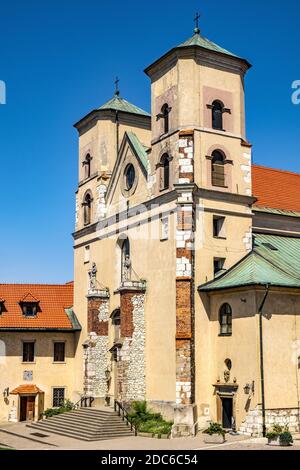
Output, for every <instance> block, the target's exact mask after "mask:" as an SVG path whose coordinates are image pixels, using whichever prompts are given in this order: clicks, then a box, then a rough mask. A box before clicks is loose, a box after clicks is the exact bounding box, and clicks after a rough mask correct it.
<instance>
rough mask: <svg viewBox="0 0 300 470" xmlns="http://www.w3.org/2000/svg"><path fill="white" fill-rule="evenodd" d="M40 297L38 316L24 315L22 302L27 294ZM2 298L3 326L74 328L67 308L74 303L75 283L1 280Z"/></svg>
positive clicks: (1, 317)
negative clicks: (28, 282) (27, 282)
mask: <svg viewBox="0 0 300 470" xmlns="http://www.w3.org/2000/svg"><path fill="white" fill-rule="evenodd" d="M29 292H30V298H32V297H33V298H35V299H39V311H38V312H37V314H36V316H35V317H27V318H26V317H25V316H24V315H23V313H22V309H21V306H20V304H19V302H20V299H24V297H27V295H28V293H29ZM0 298H1V299H3V300H4V301H5V311H4V312H3V313H2V314H1V315H0V329H1V328H48V329H56V328H63V329H70V330H72V329H73V325H72V322H71V320H70V318H69V316H68V315H67V313H66V311H65V309H67V308H70V307H72V305H73V284H71V283H68V284H62V285H59V284H58V285H51V284H0Z"/></svg>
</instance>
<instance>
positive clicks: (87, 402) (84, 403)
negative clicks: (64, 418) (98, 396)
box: [73, 396, 95, 410]
mask: <svg viewBox="0 0 300 470" xmlns="http://www.w3.org/2000/svg"><path fill="white" fill-rule="evenodd" d="M94 400H95V399H94V397H91V396H83V397H81V398H80V399H79V400H78V401H77V402H76V403H75V405H74V406H73V410H76V409H77V408H91V406H92V403H93V401H94Z"/></svg>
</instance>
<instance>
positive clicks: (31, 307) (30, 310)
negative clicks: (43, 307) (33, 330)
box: [22, 302, 37, 317]
mask: <svg viewBox="0 0 300 470" xmlns="http://www.w3.org/2000/svg"><path fill="white" fill-rule="evenodd" d="M22 311H23V315H24V316H25V317H35V316H36V313H37V304H36V303H28V302H24V303H22Z"/></svg>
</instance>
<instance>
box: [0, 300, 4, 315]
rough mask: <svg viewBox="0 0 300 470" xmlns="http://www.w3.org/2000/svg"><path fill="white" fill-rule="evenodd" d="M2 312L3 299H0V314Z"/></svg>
mask: <svg viewBox="0 0 300 470" xmlns="http://www.w3.org/2000/svg"><path fill="white" fill-rule="evenodd" d="M3 312H4V300H0V315H1V314H2V313H3Z"/></svg>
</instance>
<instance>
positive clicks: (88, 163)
mask: <svg viewBox="0 0 300 470" xmlns="http://www.w3.org/2000/svg"><path fill="white" fill-rule="evenodd" d="M91 160H92V157H91V156H90V154H89V153H88V154H87V155H86V156H85V159H84V161H83V162H82V165H83V166H84V177H85V178H89V177H90V176H91Z"/></svg>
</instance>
